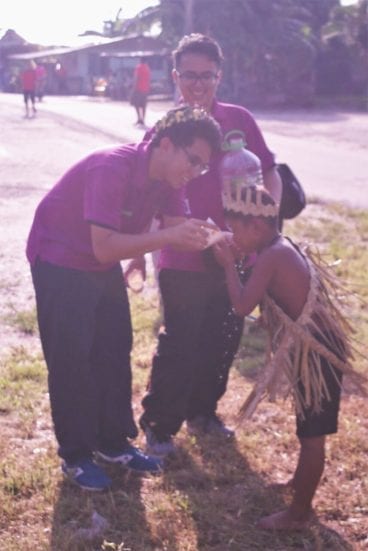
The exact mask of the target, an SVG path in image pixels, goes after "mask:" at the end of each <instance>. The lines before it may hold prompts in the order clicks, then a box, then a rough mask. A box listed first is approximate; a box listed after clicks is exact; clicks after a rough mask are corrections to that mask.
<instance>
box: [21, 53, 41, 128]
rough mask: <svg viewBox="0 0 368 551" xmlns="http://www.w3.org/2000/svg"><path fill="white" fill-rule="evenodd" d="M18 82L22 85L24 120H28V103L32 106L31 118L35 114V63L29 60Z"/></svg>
mask: <svg viewBox="0 0 368 551" xmlns="http://www.w3.org/2000/svg"><path fill="white" fill-rule="evenodd" d="M20 81H21V85H22V91H23V98H24V105H25V108H26V118H29V116H30V112H29V102H31V105H32V116H33V117H34V116H35V114H36V107H35V98H36V83H37V73H36V63H35V62H34V61H33V60H31V61H30V62H29V63H28V66H27V67H26V69H24V71H22V72H21V74H20Z"/></svg>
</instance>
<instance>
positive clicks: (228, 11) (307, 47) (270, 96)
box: [137, 0, 368, 105]
mask: <svg viewBox="0 0 368 551" xmlns="http://www.w3.org/2000/svg"><path fill="white" fill-rule="evenodd" d="M367 4H368V0H359V1H358V4H357V5H355V6H350V7H342V6H341V5H340V2H339V0H272V1H271V0H161V1H160V5H159V7H157V8H155V9H151V10H145V11H146V17H145V14H144V12H142V14H141V15H140V17H139V18H137V23H138V24H139V25H141V26H142V24H143V23H144V22H145V21H150V22H151V23H152V22H153V21H158V20H159V21H160V22H161V25H162V38H164V39H165V40H166V41H167V42H168V44H169V45H170V46H172V47H175V45H176V44H177V42H178V40H179V39H180V38H181V37H182V36H183V34H185V32H186V31H188V30H190V31H191V32H201V33H204V34H209V35H211V36H213V37H214V38H215V39H216V40H218V41H219V43H220V44H221V46H222V48H223V51H224V54H225V58H226V62H225V66H224V73H225V74H224V79H223V82H222V85H221V86H222V88H221V90H220V93H221V96H222V97H224V98H226V99H227V100H232V101H237V102H239V103H246V104H249V103H255V102H261V103H263V104H264V103H266V104H277V103H287V104H297V105H306V104H309V103H311V102H312V100H313V97H314V94H315V91H316V90H317V91H319V92H329V91H332V90H334V91H339V90H341V91H345V92H349V91H352V92H354V91H356V92H361V91H362V90H363V89H364V86H366V85H367V78H368V77H367V76H366V75H368V70H367V35H368V27H367ZM342 75H348V77H347V78H344V77H343V76H342Z"/></svg>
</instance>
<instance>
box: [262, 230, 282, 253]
mask: <svg viewBox="0 0 368 551" xmlns="http://www.w3.org/2000/svg"><path fill="white" fill-rule="evenodd" d="M280 237H281V233H280V232H279V231H278V230H271V229H270V231H269V232H265V234H264V236H263V238H262V239H261V241H260V243H259V246H258V249H257V251H258V252H259V253H260V252H261V251H263V250H264V249H267V248H268V247H272V245H274V244H275V243H276V242H277V241H278V240H279V239H280Z"/></svg>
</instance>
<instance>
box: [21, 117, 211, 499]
mask: <svg viewBox="0 0 368 551" xmlns="http://www.w3.org/2000/svg"><path fill="white" fill-rule="evenodd" d="M219 144H220V131H219V127H218V125H217V123H216V122H215V121H214V120H213V118H212V117H210V116H209V115H208V114H206V112H205V111H203V110H199V109H192V108H190V107H186V108H180V109H178V110H174V111H170V112H169V113H168V114H167V115H166V116H165V117H164V118H163V119H162V120H161V121H159V123H158V124H157V125H156V127H155V132H154V134H153V137H152V140H151V141H150V142H148V143H147V142H142V143H140V144H138V145H121V146H115V147H110V148H106V149H104V150H101V151H96V152H93V153H92V154H91V155H89V156H88V157H86V158H84V159H82V160H81V161H79V162H78V163H77V164H76V165H74V166H73V167H72V168H71V169H70V170H69V171H67V172H66V174H65V175H64V176H63V177H62V178H61V179H60V180H59V181H58V182H57V184H56V185H55V186H54V187H53V188H52V189H51V191H50V192H49V193H48V194H47V195H46V196H45V197H44V199H43V200H42V201H41V203H40V204H39V206H38V208H37V210H36V213H35V217H34V221H33V225H32V228H31V232H30V235H29V238H28V245H27V257H28V260H29V262H30V264H31V271H32V278H33V283H34V287H35V291H36V303H37V315H38V323H39V329H40V337H41V342H42V347H43V352H44V356H45V360H46V364H47V368H48V382H49V394H50V402H51V412H52V418H53V422H54V429H55V435H56V438H57V441H58V444H59V455H60V457H61V458H62V459H63V463H62V469H63V472H64V473H65V474H66V475H67V476H68V477H69V478H70V479H71V480H72V481H74V482H75V483H76V484H78V485H79V486H80V487H82V488H85V489H88V490H103V489H105V488H108V487H109V486H110V484H111V480H110V479H109V478H108V477H107V475H106V474H105V472H104V470H103V469H102V468H101V467H100V466H99V465H97V464H96V463H95V462H94V460H93V458H94V454H97V456H98V457H99V458H100V459H101V458H102V459H103V460H106V461H109V462H111V463H120V464H123V465H125V466H127V467H128V468H130V469H133V470H135V471H138V472H142V471H148V472H156V471H157V470H159V468H160V462H159V461H157V459H153V458H151V457H148V456H145V455H144V454H142V453H141V452H140V451H139V450H138V449H137V448H135V447H133V446H132V445H131V444H130V443H129V441H128V439H130V438H135V437H136V436H137V428H136V425H135V422H134V419H133V413H132V406H131V366H130V352H131V346H132V329H131V320H130V313H129V303H128V297H127V292H126V288H125V285H124V279H123V277H122V271H121V266H120V260H122V259H125V258H131V257H132V256H135V255H139V254H144V253H145V252H147V251H152V250H154V249H160V248H162V247H164V246H166V245H171V246H172V247H176V246H182V247H187V248H188V249H194V250H197V249H198V250H199V249H201V248H202V247H203V246H204V244H205V243H206V238H207V232H206V230H205V229H204V225H203V222H202V221H199V220H191V219H187V218H185V219H184V218H182V217H181V218H179V219H178V218H176V217H177V216H182V215H183V213H185V210H184V205H183V202H182V199H181V195H180V192H179V188H181V187H182V186H184V185H185V184H186V183H187V182H188V181H189V180H190V179H192V178H193V177H195V176H196V175H198V174H199V173H200V172H201V171H202V170H203V169H204V168H205V167H206V166H207V163H208V162H209V158H210V155H211V152H212V151H213V150H215V149H216V148H218V147H219ZM158 211H159V212H160V213H161V215H162V216H163V219H164V221H165V226H167V227H165V228H164V229H161V230H158V231H156V232H154V233H147V229H146V228H149V226H150V223H151V221H152V218H153V216H154V215H155V213H156V212H158Z"/></svg>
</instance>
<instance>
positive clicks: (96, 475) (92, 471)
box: [61, 459, 111, 492]
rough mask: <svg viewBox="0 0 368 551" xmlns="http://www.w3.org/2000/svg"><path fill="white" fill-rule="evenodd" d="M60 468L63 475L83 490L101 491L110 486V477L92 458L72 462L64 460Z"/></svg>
mask: <svg viewBox="0 0 368 551" xmlns="http://www.w3.org/2000/svg"><path fill="white" fill-rule="evenodd" d="M61 470H62V471H63V473H64V474H65V476H67V477H68V478H69V479H70V480H71V481H72V482H74V483H75V484H77V485H78V486H79V487H80V488H83V489H84V490H91V491H94V492H102V491H103V490H107V489H108V488H109V487H110V486H111V480H110V478H109V477H108V476H107V475H106V474H105V473H104V471H103V470H102V469H101V467H99V466H98V465H96V463H95V462H94V461H92V459H82V460H81V461H77V462H76V463H73V464H70V463H66V462H65V461H64V462H63V463H62V465H61Z"/></svg>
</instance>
